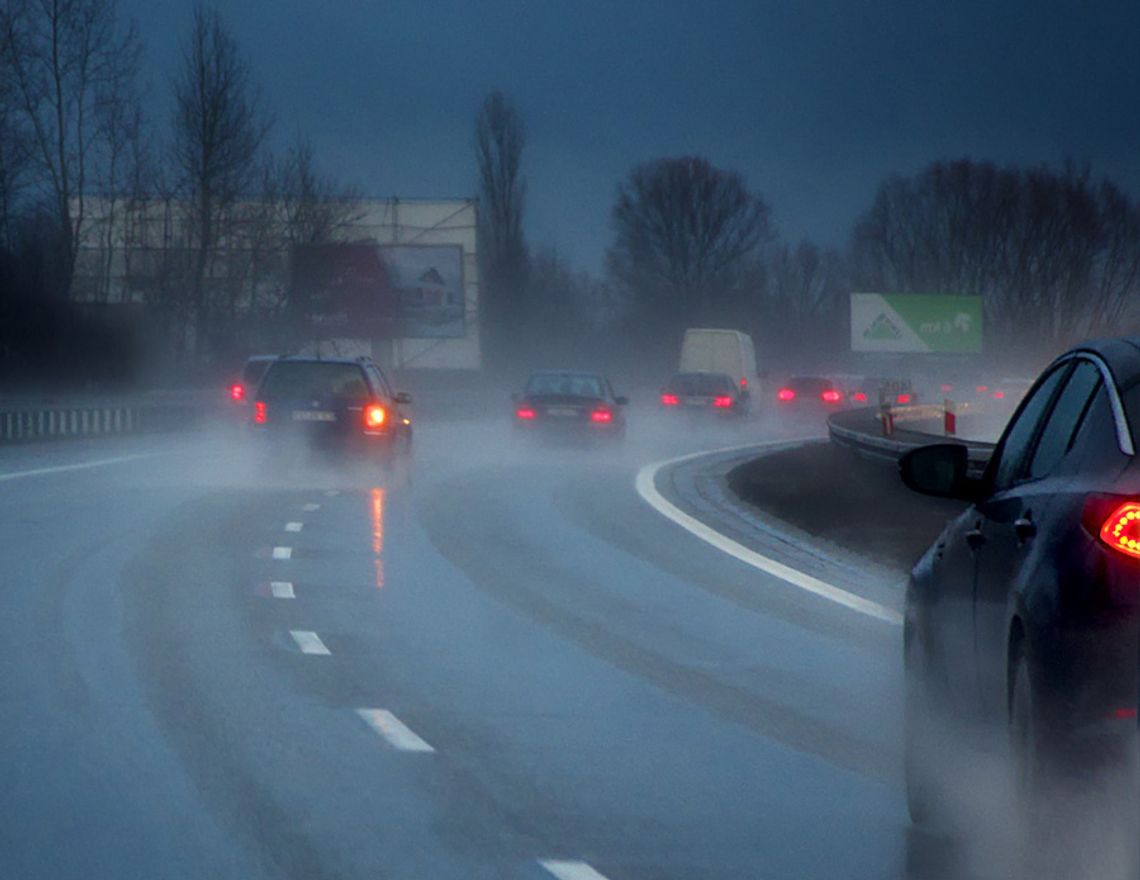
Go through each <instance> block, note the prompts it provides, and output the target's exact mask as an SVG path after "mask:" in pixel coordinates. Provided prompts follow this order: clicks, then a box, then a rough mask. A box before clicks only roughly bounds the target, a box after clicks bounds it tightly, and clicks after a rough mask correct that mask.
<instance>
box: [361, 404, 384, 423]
mask: <svg viewBox="0 0 1140 880" xmlns="http://www.w3.org/2000/svg"><path fill="white" fill-rule="evenodd" d="M387 421H388V410H386V409H384V407H382V406H380V405H379V404H376V403H371V404H369V405H368V406H366V407H364V427H366V428H382V427H384V425H385V424H386V423H387Z"/></svg>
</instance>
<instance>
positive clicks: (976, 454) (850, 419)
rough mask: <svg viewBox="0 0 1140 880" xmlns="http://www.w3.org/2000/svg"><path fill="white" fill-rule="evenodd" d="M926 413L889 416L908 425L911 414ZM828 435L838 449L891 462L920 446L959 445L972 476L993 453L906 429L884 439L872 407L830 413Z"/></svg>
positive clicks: (977, 444)
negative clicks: (968, 458)
mask: <svg viewBox="0 0 1140 880" xmlns="http://www.w3.org/2000/svg"><path fill="white" fill-rule="evenodd" d="M926 409H930V407H913V408H910V407H893V408H892V413H893V414H894V415H895V418H896V421H897V420H898V418H897V417H898V416H899V415H902V416H903V418H902V419H901V421H902V422H904V423H905V422H906V421H908V416H910V415H912V414H913V412H912V411H914V410H926ZM938 409H941V408H940V407H938ZM916 418H929V415H928V414H926V415H923V416H920V417H918V416H916ZM827 432H828V436H829V437H830V438H831V442H832V443H835V444H836V445H837V446H843V447H846V448H848V449H852V450H854V451H855V452H857V453H859V454H860V455H862V456H865V457H867V458H874V459H878V460H880V461H890V462H895V461H898V460H899V458H900V457H902V455H903V454H904V453H906V452H909V451H910V450H911V449H916V448H917V447H919V446H927V445H929V444H931V443H960V444H961V445H963V446H965V447H966V450H967V453H968V455H969V457H970V469H971V471H973V472H974V473H980V472H981V471H982V470H983V469H984V468H985V466H986V463H987V462H988V461H989V459H990V456H991V455H992V454H993V450H994V444H993V443H987V442H982V441H978V440H959V439H957V438H955V437H947V436H946V435H945V434H934V433H929V432H926V431H916V430H912V429H905V428H903V429H899V428H896V429H895V430H894V432H893V433H892V434H890V435H888V436H883V423H882V420H881V414H880V412H879V410H878V409H876V408H874V407H867V408H864V409H851V410H844V411H843V412H837V413H833V414H832V415H831V416H829V417H828V419H827Z"/></svg>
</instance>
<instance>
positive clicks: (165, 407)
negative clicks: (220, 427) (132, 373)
mask: <svg viewBox="0 0 1140 880" xmlns="http://www.w3.org/2000/svg"><path fill="white" fill-rule="evenodd" d="M216 397H217V395H216V394H210V395H203V394H200V393H196V392H190V393H187V394H184V395H175V394H164V395H158V396H156V395H141V396H139V397H138V398H134V399H130V398H127V399H119V400H118V401H114V400H104V401H101V402H91V403H79V402H77V401H75V400H72V401H61V402H58V403H39V404H37V403H35V402H33V401H32V400H27V399H25V400H15V399H8V400H2V401H0V445H3V444H12V443H29V442H39V441H47V440H71V439H78V438H83V437H98V436H104V435H115V434H142V433H160V432H163V431H178V430H184V429H185V428H186V427H187V426H189V425H194V424H197V423H200V422H201V421H203V420H204V419H205V418H206V417H207V416H209V415H212V414H215V413H216V412H218V411H219V409H220V408H219V407H218V405H217V402H216V400H215V398H216Z"/></svg>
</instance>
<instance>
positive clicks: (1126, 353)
mask: <svg viewBox="0 0 1140 880" xmlns="http://www.w3.org/2000/svg"><path fill="white" fill-rule="evenodd" d="M1074 352H1084V353H1088V354H1095V355H1097V356H1099V357H1100V359H1101V360H1103V361H1104V362H1105V364H1106V365H1107V366H1108V369H1109V371H1110V372H1111V373H1112V375H1113V378H1115V379H1116V384H1117V386H1118V387H1119V388H1120V389H1121V390H1124V389H1127V388H1131V387H1132V386H1133V385H1135V384H1137V382H1140V336H1119V337H1111V338H1105V339H1092V340H1089V341H1088V342H1083V343H1081V344H1080V345H1077V346H1074V347H1073V348H1071V349H1069V351H1067V352H1066V353H1065V354H1072V353H1074ZM1064 356H1065V355H1062V357H1064Z"/></svg>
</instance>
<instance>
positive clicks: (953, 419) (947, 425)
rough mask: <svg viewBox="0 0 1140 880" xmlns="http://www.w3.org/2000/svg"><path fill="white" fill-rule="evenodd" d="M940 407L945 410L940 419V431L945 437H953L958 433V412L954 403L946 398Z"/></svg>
mask: <svg viewBox="0 0 1140 880" xmlns="http://www.w3.org/2000/svg"><path fill="white" fill-rule="evenodd" d="M942 407H943V409H944V410H945V412H944V415H943V417H942V430H943V431H944V433H945V434H946V436H947V437H953V436H954V435H955V434H957V433H958V412H957V409H956V408H955V405H954V401H952V400H950V398H946V399H945V400H943V401H942Z"/></svg>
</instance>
